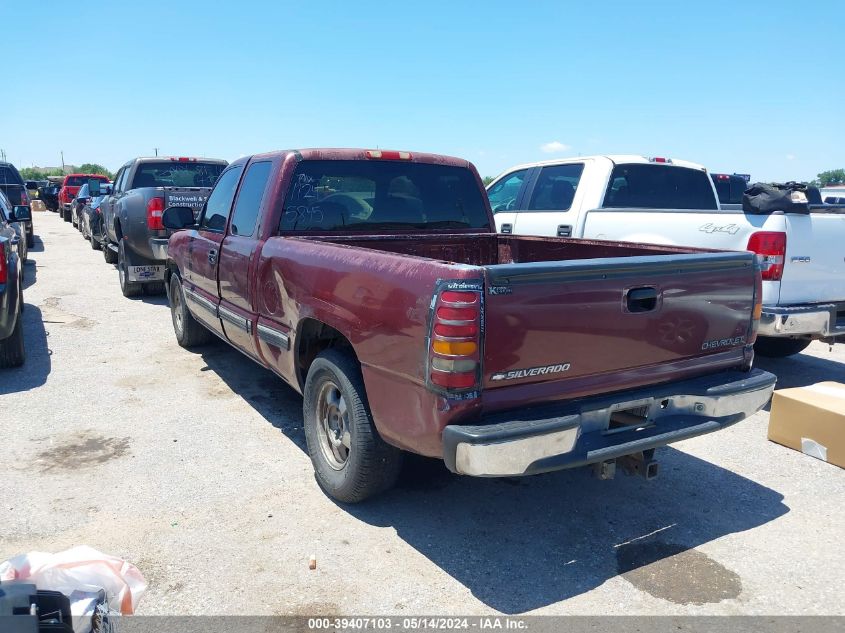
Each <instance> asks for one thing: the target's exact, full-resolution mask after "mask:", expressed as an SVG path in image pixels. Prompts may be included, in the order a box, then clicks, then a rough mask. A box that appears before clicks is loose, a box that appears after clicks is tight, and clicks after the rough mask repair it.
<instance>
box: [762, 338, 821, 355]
mask: <svg viewBox="0 0 845 633" xmlns="http://www.w3.org/2000/svg"><path fill="white" fill-rule="evenodd" d="M810 343H811V341H810V339H808V338H778V337H774V336H761V337H759V338H758V339H757V342H756V343H754V351H755V352H757V353H758V354H760V356H768V357H769V358H785V357H787V356H793V355H795V354H800V353H801V352H803V351H804V350H805V349H807V347H808V346H809V345H810Z"/></svg>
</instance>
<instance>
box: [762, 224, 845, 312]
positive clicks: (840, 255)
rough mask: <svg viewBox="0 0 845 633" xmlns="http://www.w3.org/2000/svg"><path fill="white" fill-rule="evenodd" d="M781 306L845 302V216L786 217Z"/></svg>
mask: <svg viewBox="0 0 845 633" xmlns="http://www.w3.org/2000/svg"><path fill="white" fill-rule="evenodd" d="M785 217H786V261H785V262H784V268H783V277H782V278H781V283H780V299H779V301H778V303H779V304H780V305H794V304H801V303H823V302H826V301H837V302H838V301H845V252H843V248H842V245H843V244H845V214H841V213H811V214H809V215H797V214H791V213H790V214H787V215H786V216H785Z"/></svg>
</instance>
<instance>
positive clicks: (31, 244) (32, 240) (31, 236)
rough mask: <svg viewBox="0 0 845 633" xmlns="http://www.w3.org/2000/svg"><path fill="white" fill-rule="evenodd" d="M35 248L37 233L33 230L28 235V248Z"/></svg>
mask: <svg viewBox="0 0 845 633" xmlns="http://www.w3.org/2000/svg"><path fill="white" fill-rule="evenodd" d="M34 246H35V233H33V230H32V229H30V230H29V233H27V234H26V247H27V248H33V247H34Z"/></svg>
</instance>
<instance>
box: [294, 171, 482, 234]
mask: <svg viewBox="0 0 845 633" xmlns="http://www.w3.org/2000/svg"><path fill="white" fill-rule="evenodd" d="M279 228H280V230H282V231H378V230H387V231H391V230H403V229H408V228H411V229H429V230H448V229H482V228H483V229H489V228H490V221H489V217H488V215H487V208H486V205H485V201H484V193H483V190H482V189H481V187H480V186H479V184H478V181H477V180H476V178H475V176H474V174H473V172H471V171H470V170H469V169H466V168H463V167H455V166H450V165H434V164H429V163H411V162H405V161H387V160H372V161H363V160H325V161H323V160H313V161H311V160H306V161H302V162H301V163H299V165H298V166H297V168H296V172H295V173H294V175H293V180H292V181H291V185H290V188H289V190H288V193H287V196H286V197H285V209H284V213H283V214H282V220H281V225H280V227H279Z"/></svg>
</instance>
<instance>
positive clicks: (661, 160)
mask: <svg viewBox="0 0 845 633" xmlns="http://www.w3.org/2000/svg"><path fill="white" fill-rule="evenodd" d="M648 161H649V162H650V163H666V164H667V165H671V164H672V159H671V158H663V157H662V156H654V157H652V158H649V159H648Z"/></svg>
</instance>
